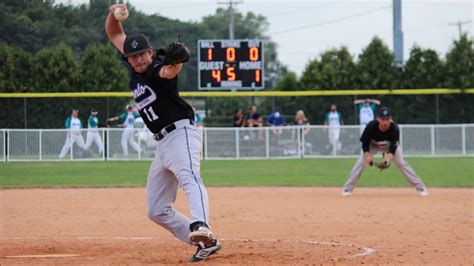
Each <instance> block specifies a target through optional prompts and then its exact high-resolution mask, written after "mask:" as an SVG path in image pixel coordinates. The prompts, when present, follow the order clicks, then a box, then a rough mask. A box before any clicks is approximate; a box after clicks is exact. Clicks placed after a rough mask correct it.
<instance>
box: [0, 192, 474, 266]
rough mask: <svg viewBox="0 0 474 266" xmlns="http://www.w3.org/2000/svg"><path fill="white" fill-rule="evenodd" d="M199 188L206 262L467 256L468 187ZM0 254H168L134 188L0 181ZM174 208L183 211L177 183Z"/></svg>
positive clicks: (179, 249)
mask: <svg viewBox="0 0 474 266" xmlns="http://www.w3.org/2000/svg"><path fill="white" fill-rule="evenodd" d="M429 192H430V196H428V197H426V198H422V197H420V196H418V194H417V193H416V192H415V190H414V189H407V188H403V189H387V188H370V189H369V188H358V189H356V190H355V193H354V194H353V196H351V197H349V198H343V197H341V196H340V189H338V188H337V189H336V188H280V187H278V188H275V187H270V188H209V196H210V204H211V217H212V222H213V223H212V225H213V229H214V231H215V232H216V233H217V234H218V236H219V237H220V238H221V239H222V244H223V250H222V251H221V252H220V253H219V254H218V255H216V256H213V257H211V258H210V259H209V260H208V263H210V264H268V265H270V264H314V263H317V264H320V263H328V264H333V263H336V264H338V263H340V264H362V263H372V264H399V263H402V264H440V265H441V264H443V265H447V264H456V265H458V264H465V265H472V264H473V263H474V257H473V254H474V253H473V250H474V244H473V243H474V236H473V234H474V233H473V232H474V231H473V230H474V229H473V228H474V219H473V217H474V209H473V208H474V207H473V201H474V189H431V190H430V191H429ZM0 199H1V218H0V219H1V228H0V233H1V234H0V264H1V265H18V264H22V265H26V264H28V265H31V264H47V265H49V264H106V265H107V264H109V265H111V264H161V263H163V264H178V263H183V262H185V260H186V259H187V258H188V257H189V256H190V255H191V254H192V253H193V252H194V248H193V247H191V246H188V245H185V244H183V243H181V242H180V241H178V240H176V239H174V238H173V237H172V236H171V235H170V234H169V233H168V232H167V231H164V230H163V229H162V228H161V227H159V226H157V225H155V224H153V223H152V222H151V221H149V220H148V219H147V218H146V211H145V190H144V189H143V188H113V189H107V188H104V189H8V190H2V191H0ZM176 206H177V209H179V210H181V211H183V212H185V213H187V210H186V200H185V198H184V194H183V193H181V192H180V194H179V197H178V201H177V204H176Z"/></svg>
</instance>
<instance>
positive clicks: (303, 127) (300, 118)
mask: <svg viewBox="0 0 474 266" xmlns="http://www.w3.org/2000/svg"><path fill="white" fill-rule="evenodd" d="M293 124H294V125H295V126H297V127H298V128H297V129H293V130H292V132H291V139H293V140H294V139H296V136H297V135H296V131H298V132H299V134H300V142H299V143H300V144H301V145H300V146H299V149H300V150H303V143H304V145H305V147H306V150H307V151H308V152H311V150H312V145H311V143H309V142H308V143H306V141H305V140H304V138H303V136H304V135H306V134H308V132H309V131H310V130H311V128H310V127H309V125H310V123H309V120H308V119H307V118H306V115H305V113H304V111H303V110H298V111H297V112H296V115H295V121H294V122H293Z"/></svg>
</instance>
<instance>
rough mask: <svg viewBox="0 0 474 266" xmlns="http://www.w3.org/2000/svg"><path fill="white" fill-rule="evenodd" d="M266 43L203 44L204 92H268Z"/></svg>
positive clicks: (200, 76)
mask: <svg viewBox="0 0 474 266" xmlns="http://www.w3.org/2000/svg"><path fill="white" fill-rule="evenodd" d="M263 69H264V67H263V41H262V40H199V41H198V82H199V89H200V90H261V89H263V88H264V72H263Z"/></svg>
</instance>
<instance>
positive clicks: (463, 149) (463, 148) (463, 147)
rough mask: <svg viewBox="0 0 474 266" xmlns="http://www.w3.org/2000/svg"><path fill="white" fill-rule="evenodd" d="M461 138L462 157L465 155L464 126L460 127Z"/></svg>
mask: <svg viewBox="0 0 474 266" xmlns="http://www.w3.org/2000/svg"><path fill="white" fill-rule="evenodd" d="M461 130H462V131H461V132H462V133H461V134H462V136H461V138H462V155H466V124H462V126H461Z"/></svg>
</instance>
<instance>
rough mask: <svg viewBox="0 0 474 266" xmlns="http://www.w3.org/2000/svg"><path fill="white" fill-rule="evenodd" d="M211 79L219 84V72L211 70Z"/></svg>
mask: <svg viewBox="0 0 474 266" xmlns="http://www.w3.org/2000/svg"><path fill="white" fill-rule="evenodd" d="M212 78H214V79H215V80H216V81H217V82H221V71H220V70H212Z"/></svg>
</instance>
